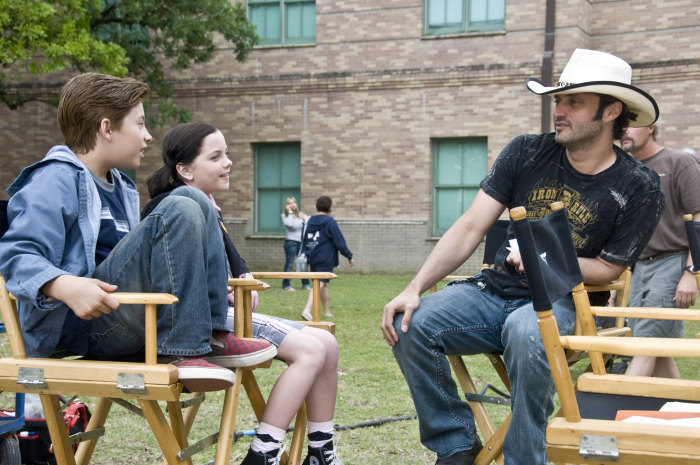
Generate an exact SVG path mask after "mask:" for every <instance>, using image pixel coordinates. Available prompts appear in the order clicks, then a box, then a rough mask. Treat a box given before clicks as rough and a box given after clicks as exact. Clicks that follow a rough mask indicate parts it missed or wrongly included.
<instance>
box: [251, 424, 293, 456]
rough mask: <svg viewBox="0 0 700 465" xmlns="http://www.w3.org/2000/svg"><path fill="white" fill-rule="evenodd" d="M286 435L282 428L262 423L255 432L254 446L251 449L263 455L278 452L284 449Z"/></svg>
mask: <svg viewBox="0 0 700 465" xmlns="http://www.w3.org/2000/svg"><path fill="white" fill-rule="evenodd" d="M285 433H286V431H285V430H283V429H281V428H277V427H276V426H272V425H269V424H267V423H260V426H258V429H257V430H255V436H254V437H253V444H251V446H250V448H251V449H253V450H254V451H256V452H262V453H266V452H270V451H273V450H277V449H279V448H280V447H282V442H283V441H284V435H285Z"/></svg>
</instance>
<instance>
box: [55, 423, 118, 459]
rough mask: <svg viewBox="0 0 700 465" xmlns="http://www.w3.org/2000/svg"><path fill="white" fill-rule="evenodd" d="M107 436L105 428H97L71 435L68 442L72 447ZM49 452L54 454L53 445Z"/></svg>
mask: <svg viewBox="0 0 700 465" xmlns="http://www.w3.org/2000/svg"><path fill="white" fill-rule="evenodd" d="M104 434H105V429H104V427H102V428H95V429H93V430H90V431H83V432H80V433H75V434H71V435H70V436H68V442H70V444H71V445H75V444H80V443H81V442H83V441H88V440H90V439H95V438H99V437H100V436H103V435H104ZM49 451H51V453H52V454H53V444H51V445H50V446H49Z"/></svg>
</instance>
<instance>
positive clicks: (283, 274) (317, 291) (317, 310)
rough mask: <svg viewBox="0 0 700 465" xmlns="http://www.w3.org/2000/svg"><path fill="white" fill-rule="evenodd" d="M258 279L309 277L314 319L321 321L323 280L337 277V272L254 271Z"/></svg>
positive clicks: (254, 275) (253, 273)
mask: <svg viewBox="0 0 700 465" xmlns="http://www.w3.org/2000/svg"><path fill="white" fill-rule="evenodd" d="M251 274H252V275H253V277H254V278H256V279H308V280H310V281H311V283H312V291H311V292H313V308H312V311H311V316H312V319H313V321H321V280H322V279H335V278H337V277H338V275H336V274H335V273H330V272H327V271H299V272H296V271H253V272H251Z"/></svg>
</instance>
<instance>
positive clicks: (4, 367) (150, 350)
mask: <svg viewBox="0 0 700 465" xmlns="http://www.w3.org/2000/svg"><path fill="white" fill-rule="evenodd" d="M112 296H113V297H114V298H116V299H117V301H119V303H120V304H141V305H144V306H145V312H144V318H145V320H146V340H145V361H144V362H112V361H94V360H84V359H53V358H27V356H26V352H25V348H24V341H23V340H22V333H21V331H20V325H19V319H18V312H17V307H18V306H17V302H16V300H15V299H14V297H13V296H12V295H11V294H10V293H9V292H8V291H7V289H6V287H5V280H4V279H3V278H2V277H1V276H0V311H1V312H2V318H3V322H4V323H5V327H6V329H7V334H8V337H9V342H10V347H11V350H12V355H11V356H8V357H5V358H2V359H0V390H2V391H8V392H22V393H34V394H38V395H39V398H40V399H41V404H42V406H43V409H44V415H45V417H46V423H47V427H48V430H49V433H50V436H51V441H52V443H53V445H52V447H53V452H54V454H55V457H56V461H57V463H58V465H75V464H79V465H80V464H88V463H89V462H90V459H91V457H92V454H93V451H94V449H95V446H96V443H97V440H98V439H99V437H100V436H102V435H103V434H104V433H105V421H106V419H107V416H108V414H109V412H110V409H111V407H112V404H115V403H116V404H119V405H122V406H124V407H126V408H127V409H129V410H131V411H133V412H135V413H138V414H139V415H141V416H143V417H145V418H146V420H147V421H148V424H149V425H150V427H151V429H152V430H153V434H154V436H155V438H156V440H157V441H158V444H159V445H160V448H161V450H162V452H163V456H164V458H165V462H166V463H168V464H171V465H174V464H190V465H191V464H192V458H191V457H192V455H193V454H195V453H197V452H199V451H201V450H203V449H204V448H206V447H208V446H210V445H213V444H216V445H217V450H216V458H215V462H214V463H215V464H216V465H228V463H229V460H230V455H231V444H232V442H233V434H234V424H235V418H236V410H237V406H238V398H237V396H236V395H235V394H236V391H235V389H234V386H230V387H228V388H227V389H226V390H225V397H224V402H223V406H222V409H221V420H220V425H219V426H220V429H219V432H218V433H215V434H213V435H211V436H209V437H207V438H205V439H202V440H201V441H198V442H196V443H195V444H192V445H190V444H189V443H188V438H187V436H188V433H189V430H190V428H191V426H192V424H193V423H194V419H195V416H196V414H197V411H198V410H199V407H200V404H201V403H202V401H203V400H204V395H203V393H193V395H192V397H191V398H190V399H188V400H186V401H183V402H181V395H182V394H183V385H182V383H180V382H179V381H178V371H177V367H175V366H174V365H170V364H159V363H157V353H156V336H157V335H156V309H157V306H158V305H170V304H173V303H176V302H177V298H176V297H174V296H172V295H170V294H145V293H124V292H117V293H113V294H112ZM239 371H240V370H239ZM59 395H77V396H90V397H97V398H98V401H97V405H96V407H95V408H94V410H93V414H92V418H91V419H90V422H89V423H88V425H87V428H86V431H85V432H84V433H78V434H76V435H74V436H71V437H69V436H68V432H67V428H66V423H65V420H64V418H63V412H62V410H61V404H60V402H59ZM127 399H131V400H134V401H136V403H137V404H138V406H137V405H136V404H134V403H132V402H128V400H127ZM159 402H164V403H165V404H166V406H167V413H168V417H169V422H168V420H167V419H166V416H165V414H164V412H163V410H162V408H161V406H160V405H159ZM76 443H79V446H78V448H77V451H76V452H75V454H74V452H73V447H72V444H76Z"/></svg>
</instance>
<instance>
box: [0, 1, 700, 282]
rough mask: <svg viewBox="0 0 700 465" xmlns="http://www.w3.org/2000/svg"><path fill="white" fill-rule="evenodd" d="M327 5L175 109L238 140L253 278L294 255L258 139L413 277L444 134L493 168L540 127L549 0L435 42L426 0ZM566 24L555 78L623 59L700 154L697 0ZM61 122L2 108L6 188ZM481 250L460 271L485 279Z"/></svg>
mask: <svg viewBox="0 0 700 465" xmlns="http://www.w3.org/2000/svg"><path fill="white" fill-rule="evenodd" d="M316 3H317V23H316V30H317V35H316V43H315V44H313V45H304V46H291V47H260V48H258V49H256V50H255V51H253V52H252V53H251V54H250V55H249V58H248V60H247V61H246V62H245V63H243V64H241V63H239V62H237V61H235V60H234V59H233V56H232V52H231V50H230V49H226V48H222V49H221V51H220V53H218V54H217V56H216V58H215V59H214V60H213V61H212V62H210V63H208V64H206V65H202V66H197V67H195V68H192V69H190V70H188V71H186V72H184V73H183V72H178V73H177V74H175V73H173V74H172V79H173V81H174V82H175V84H176V89H177V95H178V100H179V102H180V104H181V105H183V106H184V107H186V108H188V109H189V110H190V111H191V112H192V114H193V116H194V118H195V119H199V120H205V121H208V122H211V123H212V124H214V125H216V126H217V127H218V128H220V129H221V130H222V132H223V133H224V135H225V136H226V139H227V142H228V144H229V150H230V154H231V157H232V159H233V161H234V166H233V172H234V176H233V178H232V179H233V182H232V185H231V189H230V191H229V192H226V193H220V194H219V195H217V201H218V202H219V204H220V205H221V206H222V208H223V213H224V216H225V217H226V221H227V223H228V225H229V231H230V232H232V234H233V235H234V239H235V240H236V243H237V246H238V247H239V248H240V249H241V252H242V253H243V255H244V256H245V257H246V259H247V261H248V264H249V266H250V267H251V268H252V269H257V270H273V269H280V268H281V266H282V264H283V261H284V259H283V251H282V241H283V239H282V238H280V237H269V236H266V237H262V236H256V235H254V234H253V224H252V219H253V214H254V204H253V202H254V185H253V152H252V144H253V143H258V142H276V141H296V142H300V144H301V192H302V195H301V206H302V209H303V210H304V211H306V212H307V213H313V210H314V208H313V206H314V201H315V199H316V197H318V196H319V195H322V194H325V195H329V196H331V197H332V198H333V200H334V216H335V217H336V218H337V219H338V221H339V224H340V226H341V229H342V230H343V232H344V233H345V236H346V239H347V241H348V245H349V247H350V248H351V250H353V252H354V253H355V255H356V263H357V265H356V268H355V270H354V271H360V272H404V273H412V272H414V271H415V270H416V269H417V268H418V267H419V266H420V264H421V263H422V262H423V260H424V259H425V257H426V256H427V254H428V253H429V252H430V250H431V249H432V247H433V246H434V244H435V241H436V239H437V238H434V237H431V235H430V231H431V228H430V214H431V153H430V141H431V139H433V138H442V137H470V136H485V137H487V140H488V157H489V160H490V162H492V161H493V160H494V159H495V157H496V156H497V155H498V153H499V151H500V150H501V148H502V147H503V146H504V145H505V144H506V143H507V142H508V141H509V140H510V139H511V138H513V137H514V136H516V135H518V134H521V133H528V132H541V130H540V108H541V98H540V97H538V96H535V95H533V94H531V93H529V92H528V91H527V90H526V89H525V85H524V81H525V79H526V78H527V77H538V76H540V74H541V62H542V55H543V48H544V25H545V5H546V2H544V1H540V0H507V2H506V31H505V33H503V32H495V33H488V34H462V35H455V36H451V37H441V38H426V37H422V27H423V19H422V17H423V3H422V1H421V0H386V1H382V2H376V1H370V0H317V2H316ZM555 25H556V29H555V49H554V76H555V81H556V77H558V75H559V73H560V72H561V69H562V68H563V67H564V65H565V64H566V62H567V61H568V59H569V57H570V55H571V52H572V51H573V50H574V49H575V48H577V47H582V48H595V49H599V50H605V51H608V52H610V53H613V54H616V55H618V56H620V57H621V58H623V59H625V60H627V61H628V62H630V63H631V64H632V66H633V82H634V83H635V84H637V85H639V86H640V87H642V88H643V89H645V90H646V91H648V92H649V93H650V94H651V95H653V96H654V97H655V98H656V99H657V101H658V103H659V106H660V108H661V113H662V115H663V116H662V119H663V122H664V133H663V139H662V141H661V142H662V143H663V144H666V145H668V146H671V147H678V148H681V147H686V146H691V147H695V148H696V149H700V129H698V127H697V125H695V124H693V122H694V121H695V120H696V119H697V116H696V113H697V112H696V111H695V110H696V108H697V104H698V101H699V100H700V99H699V98H698V97H699V96H700V95H699V94H700V91H699V90H698V88H699V86H698V84H699V83H698V81H699V76H700V59H699V58H698V57H700V12H698V8H697V3H696V2H695V1H693V0H670V1H666V2H653V1H648V0H647V1H642V0H559V1H557V2H556V21H555ZM60 81H61V80H60V79H58V78H55V79H54V80H53V81H51V82H49V83H48V85H47V86H46V88H47V89H48V90H45V91H44V92H45V93H50V92H51V89H54V91H57V89H58V87H59V86H60ZM54 113H55V110H54V109H53V107H51V106H50V105H48V104H46V103H40V102H32V103H30V104H27V105H26V106H25V107H23V108H22V109H21V110H19V111H16V112H10V111H8V110H7V109H5V108H1V109H0V121H1V122H2V123H1V124H0V126H1V127H0V141H2V142H4V146H5V147H6V149H5V153H4V154H3V155H0V157H1V159H2V160H3V165H4V168H3V170H2V173H0V181H2V184H3V185H5V186H6V185H7V184H9V182H10V181H11V180H12V179H13V178H14V177H15V176H16V175H17V173H18V172H19V169H21V167H22V166H24V165H26V164H28V163H30V162H31V161H33V160H36V159H38V158H40V157H41V156H43V154H44V153H45V152H46V151H47V150H48V148H50V146H51V145H53V144H54V143H57V142H60V140H61V138H60V133H59V132H58V130H57V128H56V124H55V116H54ZM165 129H167V128H163V129H157V130H155V131H154V143H153V148H152V149H151V150H150V151H149V153H148V155H147V158H146V159H145V160H144V162H143V164H142V166H141V167H140V168H139V170H138V171H137V175H136V178H137V182H138V183H139V184H140V185H141V186H143V181H144V180H145V178H146V177H147V176H148V174H150V173H151V172H153V171H154V170H155V169H156V168H157V167H158V166H159V164H160V157H159V148H158V145H159V142H160V140H162V135H163V134H164V131H165ZM141 190H142V191H145V189H144V188H142V189H141ZM144 200H146V199H145V198H144ZM480 255H481V252H480V251H477V253H476V254H475V258H474V259H472V260H470V261H469V262H468V263H467V264H466V265H465V266H463V267H462V268H461V269H460V270H459V271H460V272H464V273H472V272H474V271H476V270H477V269H478V267H479V265H480V263H481V259H480ZM341 262H343V261H342V260H341ZM341 269H342V272H346V271H347V270H348V268H347V266H346V265H345V264H343V267H342V268H341Z"/></svg>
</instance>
